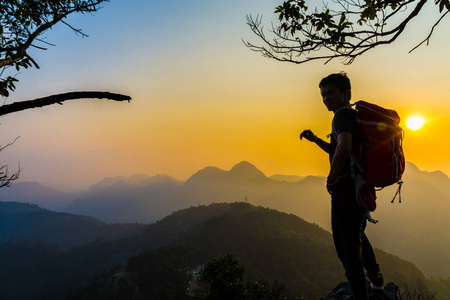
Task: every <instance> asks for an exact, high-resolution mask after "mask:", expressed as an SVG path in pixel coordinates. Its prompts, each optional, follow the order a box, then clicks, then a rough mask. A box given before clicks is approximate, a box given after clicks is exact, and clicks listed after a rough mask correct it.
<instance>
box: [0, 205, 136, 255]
mask: <svg viewBox="0 0 450 300" xmlns="http://www.w3.org/2000/svg"><path fill="white" fill-rule="evenodd" d="M143 228H144V225H142V224H106V223H103V222H101V221H99V220H98V219H95V218H92V217H85V216H80V215H74V214H68V213H56V212H53V211H50V210H47V209H42V208H40V207H38V206H37V205H33V204H27V203H17V202H0V244H1V243H4V242H6V241H17V240H27V241H40V242H45V243H49V244H57V245H58V247H59V248H60V249H64V248H68V247H71V246H74V245H82V244H86V243H88V242H92V241H94V240H96V239H99V238H105V239H117V238H121V237H125V236H128V235H131V234H134V233H137V232H139V231H140V230H141V229H143Z"/></svg>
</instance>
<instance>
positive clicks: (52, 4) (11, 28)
mask: <svg viewBox="0 0 450 300" xmlns="http://www.w3.org/2000/svg"><path fill="white" fill-rule="evenodd" d="M103 2H108V0H87V1H80V0H52V1H38V0H27V1H23V0H3V1H0V34H1V39H0V69H1V71H0V96H2V97H8V96H9V93H10V92H11V91H14V90H15V89H16V86H15V84H16V83H17V82H18V79H17V78H16V76H15V75H13V74H9V75H8V74H7V73H8V69H10V68H12V69H13V72H19V71H20V70H21V69H28V68H29V67H32V66H35V67H36V68H39V65H38V64H37V62H36V61H35V60H34V59H33V58H32V57H31V56H30V54H29V53H28V50H29V49H30V48H33V49H41V50H46V48H45V47H47V46H49V45H52V44H50V43H49V42H47V41H45V40H44V39H43V38H42V35H43V34H44V33H45V32H46V31H47V30H49V29H51V28H52V27H53V26H54V25H56V24H58V23H62V24H64V25H66V26H68V27H69V28H70V29H72V30H73V31H74V32H75V33H76V34H78V35H82V36H87V35H86V34H85V33H83V32H82V31H81V29H76V28H74V27H72V26H71V25H70V24H69V23H68V22H67V17H68V16H69V15H72V14H77V13H82V14H84V13H94V12H96V11H97V10H98V9H99V8H100V6H99V5H100V4H101V3H103ZM85 98H107V99H111V100H116V101H130V100H131V98H130V97H129V96H125V95H121V94H112V93H108V92H72V93H62V94H58V95H52V96H48V97H44V98H40V99H34V100H28V101H21V102H16V103H12V104H7V105H3V106H0V115H6V114H9V113H13V112H17V111H22V110H25V109H29V108H35V107H42V106H46V105H51V104H55V103H58V104H62V102H64V101H66V100H73V99H85ZM8 145H9V144H8ZM3 149H4V147H3V148H2V147H0V151H1V150H3ZM19 175H20V167H19V170H18V171H17V172H16V173H14V174H12V175H11V174H9V173H8V166H6V165H2V164H0V187H4V186H9V185H10V183H11V182H12V181H14V180H16V179H18V178H19Z"/></svg>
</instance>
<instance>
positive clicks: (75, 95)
mask: <svg viewBox="0 0 450 300" xmlns="http://www.w3.org/2000/svg"><path fill="white" fill-rule="evenodd" d="M92 98H96V99H109V100H114V101H128V102H130V101H131V97H130V96H126V95H122V94H114V93H109V92H69V93H64V94H57V95H52V96H47V97H43V98H38V99H34V100H26V101H20V102H14V103H11V104H7V105H3V106H0V116H3V115H7V114H10V113H13V112H18V111H22V110H26V109H30V108H36V107H43V106H47V105H52V104H62V102H64V101H67V100H75V99H92Z"/></svg>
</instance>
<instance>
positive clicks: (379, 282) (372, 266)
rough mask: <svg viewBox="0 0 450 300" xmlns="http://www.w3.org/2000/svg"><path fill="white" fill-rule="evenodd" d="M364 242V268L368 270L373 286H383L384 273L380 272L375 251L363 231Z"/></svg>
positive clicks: (362, 238) (379, 287) (377, 287)
mask: <svg viewBox="0 0 450 300" xmlns="http://www.w3.org/2000/svg"><path fill="white" fill-rule="evenodd" d="M361 243H362V245H361V246H362V255H363V261H364V268H365V269H366V270H367V273H368V277H369V280H370V282H371V283H372V287H373V288H375V289H382V288H383V275H382V274H381V272H380V266H379V265H378V263H377V260H376V258H375V253H374V252H373V248H372V245H371V244H370V241H369V239H368V238H367V236H366V234H365V233H364V232H363V234H362V236H361Z"/></svg>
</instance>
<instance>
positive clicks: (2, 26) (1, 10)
mask: <svg viewBox="0 0 450 300" xmlns="http://www.w3.org/2000/svg"><path fill="white" fill-rule="evenodd" d="M107 1H108V0H87V1H80V0H69V1H66V0H64V1H62V0H53V1H37V0H30V1H23V0H3V1H1V2H0V34H1V40H0V68H1V69H2V71H1V73H0V74H1V76H4V72H5V70H6V69H7V68H14V69H15V70H16V71H20V70H21V69H22V68H24V69H27V68H29V67H32V66H35V67H36V68H39V65H38V64H37V62H36V61H35V60H34V59H33V58H32V57H31V56H30V55H29V53H28V50H29V48H34V49H41V50H45V49H46V48H45V47H47V46H49V45H52V44H50V43H49V42H47V41H45V40H43V39H42V38H41V36H42V34H44V33H45V32H46V31H47V30H48V29H50V28H52V27H53V26H54V25H56V24H58V23H62V24H65V25H67V26H68V27H69V28H71V29H72V30H73V31H74V32H75V33H76V34H79V35H83V36H86V34H84V33H83V32H82V31H81V30H80V29H75V28H73V27H72V26H71V25H70V24H69V23H67V20H66V19H67V17H68V16H69V15H72V14H77V13H82V14H83V13H94V12H96V11H97V10H98V9H99V5H100V4H101V3H103V2H107ZM16 82H18V80H17V79H16V78H15V76H7V77H6V78H1V79H0V95H1V96H5V97H7V96H8V95H9V91H14V90H15V83H16Z"/></svg>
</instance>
